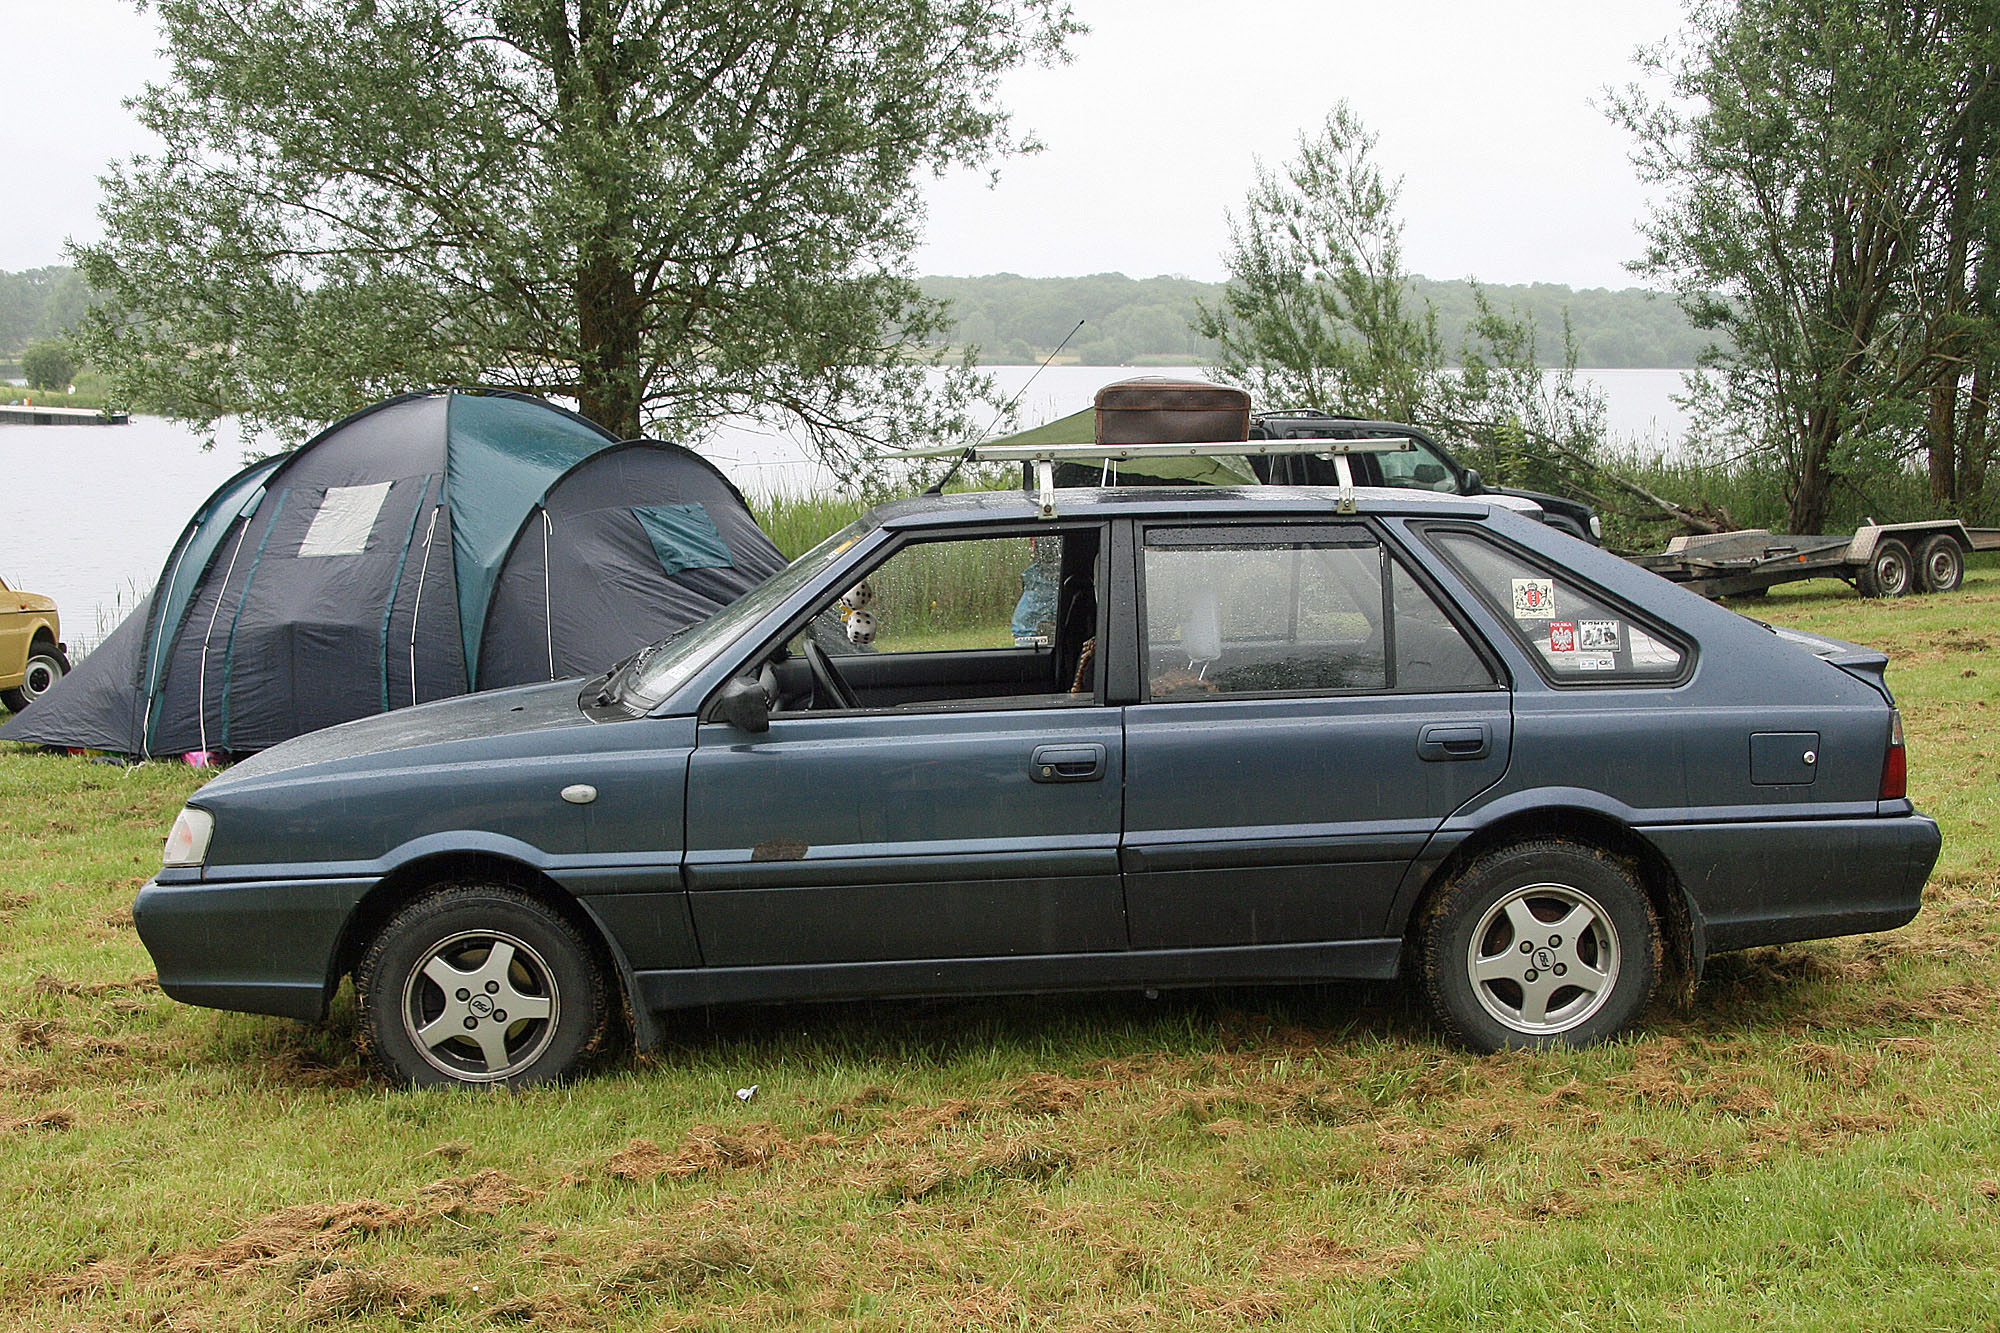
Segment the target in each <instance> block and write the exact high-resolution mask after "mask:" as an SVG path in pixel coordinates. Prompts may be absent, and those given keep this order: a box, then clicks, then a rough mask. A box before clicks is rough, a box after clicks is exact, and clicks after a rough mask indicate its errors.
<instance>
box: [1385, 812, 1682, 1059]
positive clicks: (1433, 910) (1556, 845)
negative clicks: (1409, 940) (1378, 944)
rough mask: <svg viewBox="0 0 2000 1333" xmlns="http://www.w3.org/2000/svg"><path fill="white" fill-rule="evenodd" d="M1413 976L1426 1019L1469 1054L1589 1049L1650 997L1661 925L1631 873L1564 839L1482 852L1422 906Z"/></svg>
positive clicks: (1634, 1015) (1628, 1019)
mask: <svg viewBox="0 0 2000 1333" xmlns="http://www.w3.org/2000/svg"><path fill="white" fill-rule="evenodd" d="M1415 943H1416V950H1417V959H1416V962H1417V969H1418V976H1419V978H1420V980H1421V984H1422V987H1423V991H1424V996H1425V999H1426V1000H1427V1001H1428V1002H1429V1004H1430V1007H1431V1010H1432V1012H1433V1013H1434V1014H1435V1015H1436V1017H1437V1020H1438V1022H1439V1024H1440V1025H1441V1026H1442V1027H1443V1028H1444V1029H1445V1030H1446V1031H1447V1032H1448V1033H1450V1034H1451V1036H1452V1037H1453V1038H1454V1039H1456V1040H1457V1041H1459V1042H1461V1043H1463V1044H1464V1045H1466V1046H1469V1047H1471V1048H1472V1049H1474V1050H1477V1051H1488V1052H1491V1051H1499V1050H1507V1049H1516V1048H1534V1047H1548V1046H1564V1047H1576V1046H1589V1045H1592V1044H1594V1043H1596V1042H1600V1041H1603V1040H1605V1039H1606V1038H1608V1037H1611V1036H1613V1035H1615V1034H1617V1033H1618V1032H1620V1031H1623V1030H1624V1029H1625V1028H1626V1027H1627V1026H1629V1025H1630V1024H1631V1023H1632V1022H1633V1021H1634V1020H1636V1019H1637V1018H1638V1017H1639V1015H1640V1013H1641V1012H1642V1011H1643V1010H1644V1009H1645V1007H1646V1005H1647V1003H1648V1002H1649V1001H1650V1000H1651V999H1652V995H1653V988H1654V985H1655V984H1656V982H1657V980H1658V977H1659V971H1660V929H1659V924H1658V922H1657V921H1656V920H1655V919H1654V916H1653V909H1652V905H1651V904H1650V903H1649V902H1648V901H1647V899H1646V894H1645V891H1644V890H1643V889H1642V888H1641V887H1640V886H1639V883H1638V881H1637V879H1635V878H1634V876H1633V874H1632V872H1631V871H1630V870H1628V869H1627V868H1626V867H1625V866H1624V865H1623V864H1622V863H1620V862H1619V861H1617V860H1615V859H1614V858H1613V857H1611V856H1610V855H1609V854H1607V853H1605V852H1603V851H1601V850H1599V849H1598V848H1595V847H1589V846H1585V845H1583V844H1581V843H1575V842H1570V841H1567V840H1564V839H1548V840H1542V841H1536V842H1526V843H1517V844H1515V845H1513V846H1508V847H1501V848H1497V849H1495V850H1493V851H1490V852H1487V853H1485V854H1483V855H1481V856H1480V857H1478V858H1477V859H1475V860H1474V861H1472V863H1471V864H1469V865H1467V866H1466V867H1465V868H1464V869H1463V870H1461V871H1460V872H1459V873H1458V874H1456V875H1454V876H1453V877H1452V878H1451V880H1450V881H1448V882H1447V883H1446V884H1445V885H1444V886H1443V888H1441V889H1440V890H1439V891H1438V893H1437V896H1436V897H1435V898H1433V899H1432V900H1431V901H1430V903H1429V904H1428V905H1427V906H1426V907H1425V909H1424V912H1423V915H1422V917H1421V918H1420V922H1419V925H1418V929H1417V933H1416V940H1415Z"/></svg>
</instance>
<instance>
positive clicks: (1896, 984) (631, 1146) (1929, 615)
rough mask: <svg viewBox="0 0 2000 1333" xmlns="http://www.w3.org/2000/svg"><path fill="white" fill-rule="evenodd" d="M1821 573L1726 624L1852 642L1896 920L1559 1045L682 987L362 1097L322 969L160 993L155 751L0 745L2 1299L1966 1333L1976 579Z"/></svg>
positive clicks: (1978, 1171)
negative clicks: (581, 1058) (1909, 882)
mask: <svg viewBox="0 0 2000 1333" xmlns="http://www.w3.org/2000/svg"><path fill="white" fill-rule="evenodd" d="M1832 586H1833V585H1802V586H1801V587H1799V588H1795V589H1786V590H1781V591H1780V592H1778V593H1776V594H1774V595H1772V596H1771V597H1768V598H1765V599H1760V600H1759V601H1758V602H1756V603H1754V604H1751V605H1748V606H1746V607H1745V609H1747V610H1749V611H1750V613H1751V614H1754V615H1757V616H1759V617H1760V618H1764V619H1769V620H1774V621H1783V622H1785V623H1791V624H1798V625H1801V626H1804V627H1807V628H1811V629H1815V630H1818V631H1821V632H1825V633H1831V634H1836V635H1838V636H1840V637H1844V638H1851V639H1856V640H1859V641H1861V642H1865V643H1873V644H1876V645H1878V646H1880V647H1882V648H1884V649H1885V650H1887V651H1888V652H1889V653H1890V654H1891V656H1892V657H1893V658H1895V662H1894V665H1893V666H1892V668H1891V672H1890V681H1891V683H1892V684H1893V685H1894V686H1895V687H1896V689H1897V691H1898V693H1899V697H1900V698H1901V701H1902V704H1903V709H1904V715H1905V718H1906V721H1907V722H1908V726H1909V733H1910V744H1911V774H1912V776H1911V786H1912V794H1913V795H1914V797H1915V798H1916V800H1917V802H1918V804H1919V805H1920V806H1921V807H1922V808H1924V809H1925V810H1927V811H1929V812H1931V813H1933V814H1935V815H1937V816H1938V817H1939V818H1940V820H1941V821H1942V822H1943V824H1944V826H1945V834H1946V843H1945V854H1944V858H1943V860H1942V862H1941V863H1940V866H1939V869H1938V872H1937V874H1936V875H1935V876H1934V877H1933V881H1932V884H1931V887H1930V889H1929V890H1928V892H1927V895H1926V904H1925V910H1924V912H1923V914H1922V915H1920V916H1919V917H1918V919H1917V920H1916V921H1915V922H1914V923H1913V924H1912V925H1911V926H1909V927H1907V928H1905V929H1903V930H1900V931H1894V932H1889V933H1886V934H1881V935H1873V936H1861V937H1856V938H1851V939H1842V940H1832V941H1822V942H1818V943H1813V944H1806V945H1797V946H1791V947H1786V948H1780V949H1764V950H1757V951H1753V952H1750V953H1745V954H1739V955H1728V956H1725V957H1722V958H1718V959H1716V960H1714V962H1713V964H1712V966H1711V968H1710V970H1709V973H1708V976H1707V978H1706V979H1705V981H1704V982H1703V984H1702V986H1701V987H1700V989H1699V991H1698V992H1697V993H1696V995H1695V996H1694V998H1693V1001H1692V1003H1691V1004H1690V1005H1688V1006H1687V1007H1686V1008H1685V1009H1682V1010H1675V1009H1671V1008H1667V1007H1664V1006H1663V1007H1661V1008H1659V1009H1657V1010H1656V1011H1655V1012H1654V1013H1653V1014H1651V1015H1649V1016H1648V1018H1647V1020H1646V1022H1645V1023H1644V1024H1643V1025H1642V1026H1641V1027H1640V1029H1639V1030H1638V1031H1637V1032H1635V1033H1634V1034H1633V1035H1632V1036H1631V1037H1629V1038H1628V1039H1626V1040H1623V1041H1620V1042H1617V1043H1614V1044H1612V1045H1609V1046H1605V1047H1601V1048H1598V1049H1594V1050H1590V1051H1585V1052H1580V1053H1563V1054H1514V1055H1506V1056H1500V1057H1490V1058H1481V1057H1475V1056H1471V1055H1467V1054H1465V1053H1464V1052H1461V1051H1458V1050H1456V1049H1453V1048H1451V1047H1448V1046H1445V1045H1443V1044H1442V1043H1440V1042H1439V1041H1438V1039H1437V1038H1436V1037H1435V1035H1434V1034H1433V1033H1432V1031H1431V1029H1430V1028H1429V1027H1428V1025H1427V1024H1426V1023H1425V1022H1424V1021H1423V1019H1422V1017H1421V1015H1420V1013H1419V1012H1418V1010H1417V1009H1416V1007H1415V1006H1414V1005H1413V1004H1411V1003H1409V1002H1407V1001H1406V1000H1405V998H1404V997H1403V995H1402V994H1401V992H1400V991H1399V990H1397V989H1396V988H1394V987H1390V986H1362V985H1353V986H1344V985H1343V986H1324V987H1294V988H1283V989H1272V990H1258V991H1250V990H1240V991H1219V990H1198V991H1189V992H1182V993H1170V994H1168V995H1166V996H1164V997H1163V998H1161V999H1159V1000H1157V1001H1148V1000H1146V999H1144V998H1142V997H1138V996H1132V995H1124V994H1118V995H1108V996H1102V995H1100V996H1084V997H1064V998H1052V999H1003V1000H983V1001H965V1002H949V1003H943V1002H929V1003H926V1002H916V1001H911V1002H894V1003H891V1002H881V1003H874V1004H847V1005H825V1006H786V1007H767V1008H742V1009H727V1010H714V1011H698V1012H695V1013H692V1014H688V1015H684V1016H681V1017H679V1018H677V1019H675V1020H674V1021H673V1022H672V1024H671V1025H670V1026H671V1035H670V1038H669V1041H668V1043H667V1045H666V1046H665V1047H664V1048H663V1049H661V1050H659V1051H656V1052H653V1053H651V1054H649V1055H646V1056H643V1057H638V1058H630V1059H626V1060H624V1061H622V1062H617V1063H614V1064H612V1065H611V1066H609V1067H608V1068H607V1069H605V1070H604V1071H602V1072H600V1073H599V1074H597V1075H596V1076H594V1077H591V1078H588V1079H586V1080H583V1081H581V1082H579V1083H577V1084H575V1085H573V1086H571V1087H567V1088H561V1089H547V1090H537V1091H531V1092H525V1093H519V1094H507V1093H498V1094H492V1095H465V1094H455V1093H405V1092H399V1091H393V1090H390V1089H387V1088H384V1087H382V1086H381V1085H379V1084H376V1083H374V1082H371V1081H370V1080H369V1079H368V1078H367V1077H366V1076H365V1075H364V1073H363V1071H362V1069H361V1067H360V1065H359V1063H358V1061H357V1059H356V1057H355V1053H354V1046H353V1029H352V1025H353V1015H352V1007H351V1002H350V1001H348V1000H346V999H345V998H343V1000H342V1001H341V1002H340V1003H339V1004H338V1005H337V1006H336V1010H335V1014H334V1017H333V1018H332V1020H331V1021H330V1022H329V1023H327V1024H325V1025H317V1026H307V1025H302V1024H297V1023H291V1022H288V1021H285V1020H280V1019H269V1018H259V1017H254V1016H248V1015H233V1014H221V1013H216V1012H213V1011H209V1010H201V1009H194V1008H190V1007H187V1006H184V1005H179V1004H176V1003H174V1002H172V1001H170V1000H168V999H167V998H166V997H165V996H163V995H162V994H161V993H160V992H159V990H158V988H157V985H156V984H155V982H154V981H153V978H152V974H151V964H150V961H149V960H148V959H147V957H146V955H145V952H144V950H143V948H141V947H140V945H139V942H138V940H137V938H136V935H135V933H134V932H133V930H132V926H131V918H130V912H129V907H130V902H131V897H132V893H133V891H134V890H135V889H136V888H137V886H138V885H139V884H140V883H141V882H142V881H143V880H144V878H145V877H146V876H147V875H148V874H150V873H151V871H152V869H153V868H154V867H155V866H156V865H157V864H158V856H159V845H160V839H161V837H162V836H163V834H164V832H165V829H166V827H167V824H168V822H169V821H170V820H171V818H172V815H173V812H174V810H175V808H176V807H177V806H178V805H179V804H180V802H181V801H182V800H183V799H184V798H185V797H186V795H187V794H188V793H189V792H191V791H192V790H193V789H194V788H195V786H197V785H198V783H199V781H200V777H201V775H200V774H197V773H195V772H193V771H191V770H188V769H186V768H184V767H179V766H175V765H162V764H154V765H148V766H145V767H142V768H137V769H130V770H127V769H119V768H115V767H111V766H108V765H101V764H92V763H88V762H83V761H79V760H72V759H63V758H57V757H52V756H45V755H41V754H36V753H31V752H28V751H25V750H21V749H17V748H9V749H5V750H0V1201H4V1211H0V1328H5V1329H23V1330H27V1329H35V1330H41V1329H72V1328H74V1329H87V1330H95V1329H104V1330H109V1329H113V1328H118V1329H124V1328H130V1327H158V1328H161V1329H196V1328H200V1329H215V1330H223V1329H242V1330H261V1329H285V1328H321V1327H325V1328H333V1327H339V1328H361V1329H382V1330H387V1329H406V1328H436V1329H471V1330H477V1329H499V1328H508V1327H547V1328H557V1329H560V1328H578V1329H618V1330H624V1329H633V1330H638V1329H646V1330H653V1329H715V1330H723V1329H730V1330H736V1329H753V1330H754V1329H776V1328H821V1329H891V1328H894V1329H904V1328H910V1329H932V1328H935V1329H968V1328H972V1329H984V1328H1023V1327H1034V1328H1042V1327H1047V1328H1058V1329H1063V1328H1074V1329H1090V1330H1118V1329H1132V1330H1140V1329H1145V1330H1153V1329H1190V1330H1193V1329H1200V1330H1213V1329H1230V1328H1247V1327H1269V1328H1301V1329H1305V1328H1310V1329H1380V1328H1392V1327H1393V1328H1402V1329H1436V1330H1454V1331H1456V1330H1462V1329H1470V1328H1481V1329H1486V1328H1491V1329H1510V1328H1523V1329H1527V1328H1534V1329H1550V1328H1553V1329H1586V1328H1588V1329H1602V1328H1654V1327H1663V1326H1671V1327H1674V1328H1680V1329H1697V1330H1701V1329H1716V1330H1721V1329H1740V1328H1743V1327H1745V1326H1746V1325H1752V1324H1754V1325H1757V1326H1759V1327H1765V1328H1781V1329H1814V1330H1819V1329H1836V1330H1838V1329H1855V1330H1861V1329H1870V1330H1873V1329H1878V1328H1881V1327H1885V1326H1886V1327H1897V1328H1911V1329H1953V1330H1957V1329H1977V1328H1993V1327H1995V1326H1996V1324H1995V1320H1996V1314H1995V1310H1996V1306H1995V1303H1994V1298H1993V1293H1994V1292H1995V1291H1996V1290H2000V1106H1996V1104H1995V1101H1994V1098H1993V1093H1992V1090H1993V1089H1994V1088H1995V1087H1996V1086H2000V998H1996V997H2000V924H1996V921H2000V912H1996V907H2000V866H1996V863H1995V855H1994V841H1993V836H1992V833H1991V827H1992V825H1993V824H1994V821H1995V820H1996V819H2000V784H1996V783H1995V781H1994V772H1993V763H1994V760H1993V758H1992V756H1993V755H1994V753H1995V751H1996V745H1995V741H1996V738H2000V719H1996V718H1995V717H1994V713H1995V712H1996V711H2000V692H1996V686H2000V666H1995V665H1994V655H1993V652H1992V645H1993V644H1995V643H2000V575H1996V574H1995V572H1994V571H1992V570H1991V569H1988V568H1984V567H1981V568H1977V569H1975V571H1974V573H1973V575H1972V577H1971V578H1970V579H1969V580H1968V582H1967V585H1966V587H1965V588H1964V589H1962V590H1961V591H1960V592H1958V593H1956V594H1953V595H1950V596H1946V597H1938V598H1911V599H1905V600H1902V601H1898V602H1890V603H1868V602H1863V601H1860V600H1859V599H1856V598H1855V597H1853V596H1852V594H1851V593H1847V592H1846V591H1845V590H1838V591H1832V592H1829V591H1828V589H1829V588H1831V587H1832ZM753 1084H755V1085H757V1086H758V1091H757V1092H756V1093H755V1095H754V1096H753V1097H752V1099H751V1100H749V1101H741V1100H739V1099H738V1098H737V1097H736V1095H735V1094H736V1090H737V1089H739V1088H748V1087H749V1086H750V1085H753Z"/></svg>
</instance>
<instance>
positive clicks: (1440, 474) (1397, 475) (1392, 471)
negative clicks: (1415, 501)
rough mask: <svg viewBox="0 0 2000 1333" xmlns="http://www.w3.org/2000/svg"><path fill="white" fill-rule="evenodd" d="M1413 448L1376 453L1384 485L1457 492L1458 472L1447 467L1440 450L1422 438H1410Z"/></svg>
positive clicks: (1452, 493)
mask: <svg viewBox="0 0 2000 1333" xmlns="http://www.w3.org/2000/svg"><path fill="white" fill-rule="evenodd" d="M1410 443H1411V445H1412V446H1414V447H1413V448H1410V449H1407V450H1404V451H1402V452H1399V453H1389V454H1377V455H1376V460H1377V462H1378V463H1379V464H1380V466H1381V468H1382V484H1383V485H1384V486H1402V487H1406V488H1409V489H1412V490H1419V491H1442V492H1445V493H1447V494H1450V495H1456V494H1458V474H1457V473H1455V472H1453V471H1452V470H1451V469H1450V468H1449V467H1446V466H1445V462H1444V460H1443V459H1442V458H1439V457H1438V456H1437V451H1436V450H1434V449H1432V448H1431V447H1430V446H1429V445H1427V444H1425V443H1424V442H1423V441H1422V440H1416V439H1413V440H1411V441H1410Z"/></svg>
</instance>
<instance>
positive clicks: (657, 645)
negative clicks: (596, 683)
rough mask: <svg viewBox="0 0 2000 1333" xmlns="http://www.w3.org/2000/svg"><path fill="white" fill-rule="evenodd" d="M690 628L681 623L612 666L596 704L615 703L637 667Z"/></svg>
mask: <svg viewBox="0 0 2000 1333" xmlns="http://www.w3.org/2000/svg"><path fill="white" fill-rule="evenodd" d="M692 628H693V626H691V625H683V626H682V627H681V628H679V629H677V630H675V631H674V632H673V633H672V634H669V635H668V636H667V637H666V638H664V639H660V640H658V641H656V642H654V643H649V644H647V645H646V646H645V647H644V648H641V649H640V650H639V651H638V652H636V653H633V654H632V655H631V656H629V657H626V658H624V659H623V660H621V661H620V662H618V663H617V665H615V666H613V667H612V668H611V670H610V671H609V672H608V673H607V674H606V675H605V678H604V688H603V689H601V690H599V691H598V692H597V706H598V707H599V708H604V707H608V706H609V705H611V704H615V703H617V702H618V701H619V699H620V697H621V696H622V695H623V694H624V693H625V682H626V681H628V680H630V679H631V678H632V677H634V676H636V675H638V674H639V668H640V667H642V666H644V665H646V663H647V661H649V660H650V659H651V658H652V656H653V654H655V653H657V652H659V651H660V649H662V648H664V647H666V646H667V645H668V644H670V643H672V642H673V641H674V640H675V639H678V638H679V637H680V636H681V635H683V634H685V633H687V632H688V630H690V629H692Z"/></svg>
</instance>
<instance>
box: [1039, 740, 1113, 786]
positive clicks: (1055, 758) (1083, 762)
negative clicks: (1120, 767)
mask: <svg viewBox="0 0 2000 1333" xmlns="http://www.w3.org/2000/svg"><path fill="white" fill-rule="evenodd" d="M1028 776H1029V777H1031V778H1033V779H1034V780H1035V781H1037V782H1096V781H1097V780H1098V779H1100V778H1102V777H1103V776H1104V747H1103V746H1102V745H1037V746H1036V747H1035V753H1034V756H1033V758H1031V759H1030V760H1029V763H1028Z"/></svg>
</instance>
